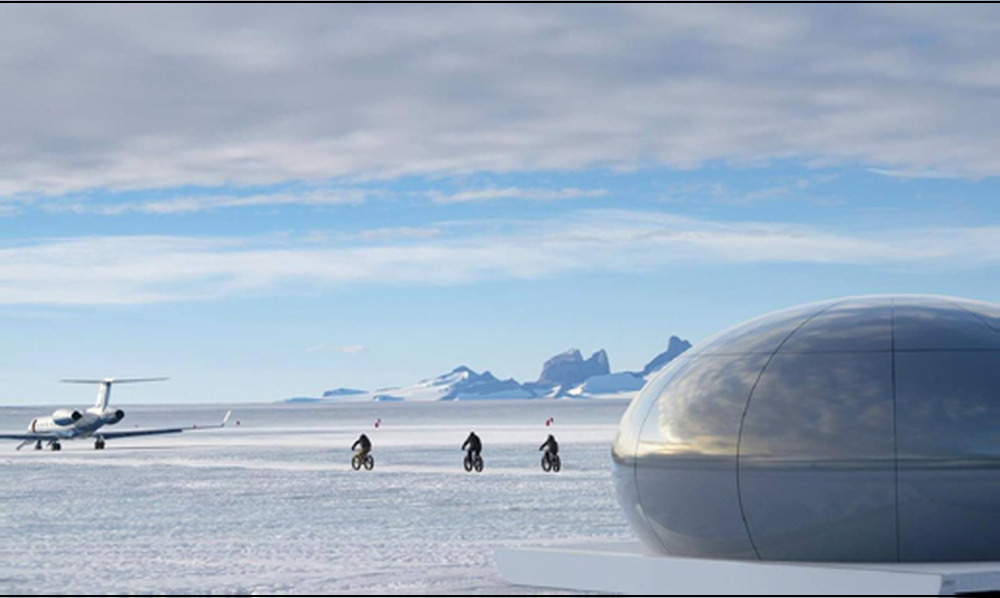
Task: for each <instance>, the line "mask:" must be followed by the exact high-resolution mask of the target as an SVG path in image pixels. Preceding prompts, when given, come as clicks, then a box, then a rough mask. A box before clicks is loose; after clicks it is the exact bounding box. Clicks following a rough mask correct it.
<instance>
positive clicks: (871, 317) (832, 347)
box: [779, 299, 892, 353]
mask: <svg viewBox="0 0 1000 598" xmlns="http://www.w3.org/2000/svg"><path fill="white" fill-rule="evenodd" d="M891 349H892V307H891V306H889V305H886V302H885V301H884V300H877V299H856V300H848V301H845V302H843V303H837V304H835V305H833V306H831V307H830V308H829V309H826V310H823V311H822V312H821V313H819V314H816V315H815V316H814V317H813V318H812V319H810V320H809V321H808V322H806V323H805V324H803V325H802V327H801V328H799V329H798V330H796V331H795V332H793V333H792V335H791V336H790V337H789V338H788V340H786V341H785V343H784V344H783V345H781V349H779V352H781V353H810V352H828V351H889V350H891Z"/></svg>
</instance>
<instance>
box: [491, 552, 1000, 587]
mask: <svg viewBox="0 0 1000 598" xmlns="http://www.w3.org/2000/svg"><path fill="white" fill-rule="evenodd" d="M494 556H495V558H496V562H497V568H498V569H499V572H500V576H501V577H502V578H503V579H504V580H505V581H507V582H509V583H512V584H514V585H523V586H534V587H544V588H552V589H561V590H569V591H586V592H604V593H616V594H626V595H632V596H635V595H664V594H667V595H673V596H699V595H701V596H704V595H710V596H782V595H784V596H788V595H791V596H809V595H815V594H817V593H828V592H834V593H836V594H837V595H839V596H880V595H881V596H953V595H956V594H957V595H963V594H978V593H982V592H995V591H998V590H1000V562H986V563H866V564H859V563H803V562H798V563H765V562H760V561H728V560H712V559H688V558H676V557H668V556H658V555H652V554H650V553H649V552H648V551H646V550H645V549H644V548H642V545H641V544H640V543H639V542H632V543H622V542H615V543H594V544H588V545H581V544H572V545H571V544H564V545H559V546H550V547H545V548H506V549H498V550H496V551H495V552H494Z"/></svg>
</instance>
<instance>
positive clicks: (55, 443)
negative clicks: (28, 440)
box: [51, 442, 62, 451]
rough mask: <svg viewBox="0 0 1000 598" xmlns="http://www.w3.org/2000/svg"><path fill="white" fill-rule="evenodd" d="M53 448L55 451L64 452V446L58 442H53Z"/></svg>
mask: <svg viewBox="0 0 1000 598" xmlns="http://www.w3.org/2000/svg"><path fill="white" fill-rule="evenodd" d="M51 448H52V450H54V451H61V450H62V445H61V444H59V443H58V442H53V443H52V447H51Z"/></svg>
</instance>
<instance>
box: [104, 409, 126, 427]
mask: <svg viewBox="0 0 1000 598" xmlns="http://www.w3.org/2000/svg"><path fill="white" fill-rule="evenodd" d="M101 417H102V418H103V419H104V423H105V424H108V425H109V426H113V425H115V424H117V423H118V422H120V421H122V418H124V417H125V412H124V411H122V410H121V409H115V410H114V411H112V410H110V409H109V410H107V411H105V412H104V415H102V416H101Z"/></svg>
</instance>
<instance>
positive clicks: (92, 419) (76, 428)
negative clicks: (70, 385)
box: [28, 407, 125, 439]
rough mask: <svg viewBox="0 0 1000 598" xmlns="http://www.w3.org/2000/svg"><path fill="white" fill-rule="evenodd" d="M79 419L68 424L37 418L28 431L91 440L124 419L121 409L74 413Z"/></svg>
mask: <svg viewBox="0 0 1000 598" xmlns="http://www.w3.org/2000/svg"><path fill="white" fill-rule="evenodd" d="M73 413H75V414H79V416H80V417H79V418H78V419H75V420H74V421H72V422H70V423H66V424H62V423H59V422H57V421H55V418H54V417H53V416H45V417H36V418H35V419H33V420H31V423H30V424H28V431H29V432H30V433H32V434H38V435H39V436H46V437H51V438H60V439H69V438H89V437H91V436H93V435H94V433H95V432H97V431H98V430H100V429H101V428H102V427H104V426H105V425H108V424H115V423H118V422H119V421H121V419H122V417H124V415H125V414H124V412H123V411H121V410H120V409H103V410H102V409H100V408H97V407H91V408H90V409H87V410H85V411H74V412H73Z"/></svg>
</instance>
